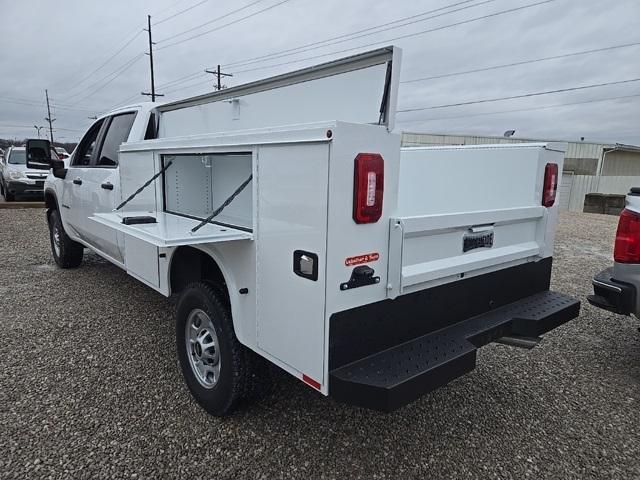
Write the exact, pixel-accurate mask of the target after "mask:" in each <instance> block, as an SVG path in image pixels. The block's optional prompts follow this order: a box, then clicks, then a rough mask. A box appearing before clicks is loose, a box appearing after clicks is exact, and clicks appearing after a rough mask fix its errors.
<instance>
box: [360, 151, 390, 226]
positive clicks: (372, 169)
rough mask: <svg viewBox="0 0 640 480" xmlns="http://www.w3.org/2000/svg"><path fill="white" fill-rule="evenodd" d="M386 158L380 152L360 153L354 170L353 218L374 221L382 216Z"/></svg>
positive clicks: (368, 221)
mask: <svg viewBox="0 0 640 480" xmlns="http://www.w3.org/2000/svg"><path fill="white" fill-rule="evenodd" d="M383 193H384V160H383V159H382V156H381V155H380V154H378V153H359V154H358V155H357V156H356V159H355V166H354V170H353V220H354V221H355V222H356V223H374V222H377V221H378V220H379V219H380V217H381V216H382V195H383Z"/></svg>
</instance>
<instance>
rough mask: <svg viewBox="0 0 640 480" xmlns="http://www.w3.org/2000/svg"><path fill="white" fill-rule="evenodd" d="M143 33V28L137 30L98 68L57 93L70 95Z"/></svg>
mask: <svg viewBox="0 0 640 480" xmlns="http://www.w3.org/2000/svg"><path fill="white" fill-rule="evenodd" d="M141 33H142V30H139V31H138V32H136V34H135V35H133V37H131V38H130V39H129V40H127V41H126V42H125V43H124V45H122V47H120V48H119V49H118V50H116V52H115V53H114V54H113V55H111V56H110V57H109V58H107V59H106V60H105V61H104V62H103V63H101V64H100V65H99V66H98V67H97V68H95V69H93V70H92V71H91V72H90V73H88V74H87V75H85V76H84V77H82V78H81V79H80V80H78V81H77V82H76V83H74V84H73V85H72V86H71V87H69V88H68V89H67V90H66V91H65V92H63V93H57V94H58V95H60V96H63V97H64V96H67V95H69V93H70V92H72V91H73V90H74V89H75V88H76V87H78V86H79V85H81V84H82V83H84V81H85V80H87V79H89V78H91V77H92V76H93V75H95V74H96V73H97V72H98V71H100V70H101V69H102V68H104V67H105V66H106V65H107V64H108V63H109V62H110V61H111V60H113V59H114V58H115V57H116V56H118V54H120V53H121V52H122V51H123V50H124V49H125V48H127V47H128V46H129V45H131V43H133V41H134V40H136V39H137V38H138V37H139V36H140V34H141Z"/></svg>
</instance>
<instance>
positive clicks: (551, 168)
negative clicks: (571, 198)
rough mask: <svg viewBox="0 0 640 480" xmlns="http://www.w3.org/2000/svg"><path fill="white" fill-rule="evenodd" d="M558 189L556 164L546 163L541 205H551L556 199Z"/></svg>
mask: <svg viewBox="0 0 640 480" xmlns="http://www.w3.org/2000/svg"><path fill="white" fill-rule="evenodd" d="M557 191H558V164H557V163H547V166H546V167H544V187H543V190H542V205H544V206H545V207H552V206H553V204H554V203H555V201H556V192H557Z"/></svg>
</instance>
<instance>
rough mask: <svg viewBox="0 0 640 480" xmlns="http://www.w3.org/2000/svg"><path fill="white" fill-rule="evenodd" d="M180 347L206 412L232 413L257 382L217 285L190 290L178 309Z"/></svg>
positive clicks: (193, 388)
mask: <svg viewBox="0 0 640 480" xmlns="http://www.w3.org/2000/svg"><path fill="white" fill-rule="evenodd" d="M176 347H177V350H178V357H179V359H180V367H181V369H182V374H183V375H184V379H185V382H186V384H187V387H189V390H190V391H191V394H192V395H193V396H194V398H195V399H196V400H197V401H198V403H199V404H200V405H201V406H202V408H204V409H205V410H206V411H207V412H209V413H210V414H212V415H216V416H224V415H228V414H229V413H231V412H232V411H233V410H234V409H235V408H236V407H237V405H238V403H239V401H240V400H241V399H242V398H243V397H244V396H245V393H246V391H247V385H248V382H250V381H251V380H252V378H253V375H252V373H251V371H252V362H251V359H252V355H254V354H253V352H250V351H249V350H248V349H247V348H246V347H244V346H243V345H242V344H241V343H240V342H239V341H238V339H237V338H236V335H235V332H234V330H233V321H232V319H231V312H230V310H229V307H228V305H227V302H226V299H225V297H224V295H223V294H222V293H221V292H220V291H219V290H218V289H216V288H215V287H214V286H213V285H211V284H209V283H206V282H195V283H192V284H190V285H188V286H187V287H186V288H185V290H184V292H183V293H182V295H181V296H180V299H179V300H178V305H177V308H176Z"/></svg>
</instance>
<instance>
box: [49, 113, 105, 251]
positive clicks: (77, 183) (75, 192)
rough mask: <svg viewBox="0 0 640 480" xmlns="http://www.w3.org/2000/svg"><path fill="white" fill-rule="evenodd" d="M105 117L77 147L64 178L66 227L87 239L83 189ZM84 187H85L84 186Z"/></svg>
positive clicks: (62, 199)
mask: <svg viewBox="0 0 640 480" xmlns="http://www.w3.org/2000/svg"><path fill="white" fill-rule="evenodd" d="M103 124H104V119H102V118H101V119H100V120H98V121H97V122H95V123H94V124H93V125H92V126H91V128H89V130H87V133H85V135H84V137H82V140H80V143H79V144H78V146H77V148H76V149H75V151H74V153H73V156H72V157H71V160H70V162H69V168H68V169H67V175H66V177H65V178H64V179H63V180H62V192H61V198H60V199H59V200H60V215H61V216H62V221H63V222H64V226H65V229H67V230H68V231H69V233H71V234H72V235H74V236H76V237H80V238H81V239H82V240H86V239H87V238H86V237H87V232H86V224H87V222H86V217H85V216H84V214H83V208H84V202H83V191H84V189H86V186H85V185H84V181H85V180H84V179H85V178H86V177H87V174H88V173H89V171H90V170H91V162H92V159H93V156H94V153H95V150H96V145H97V143H98V136H99V134H100V131H101V128H102V125H103ZM83 187H84V188H83Z"/></svg>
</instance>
